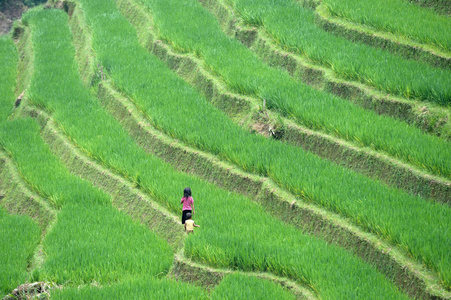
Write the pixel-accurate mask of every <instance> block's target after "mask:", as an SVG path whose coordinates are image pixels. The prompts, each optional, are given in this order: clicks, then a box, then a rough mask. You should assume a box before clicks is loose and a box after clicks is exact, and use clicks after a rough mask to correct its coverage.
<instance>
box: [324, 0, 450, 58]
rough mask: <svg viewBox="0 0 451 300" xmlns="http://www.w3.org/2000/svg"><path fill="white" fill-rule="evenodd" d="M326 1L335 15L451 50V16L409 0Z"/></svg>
mask: <svg viewBox="0 0 451 300" xmlns="http://www.w3.org/2000/svg"><path fill="white" fill-rule="evenodd" d="M323 3H324V4H325V5H326V6H327V8H328V9H329V10H330V12H331V13H332V14H333V15H335V16H338V17H342V18H345V19H349V20H351V21H353V22H356V23H361V24H364V25H369V26H372V27H374V28H376V29H378V30H382V31H388V32H391V33H394V34H396V35H400V36H405V37H408V38H411V39H413V40H417V41H418V42H421V43H424V44H432V45H435V46H437V47H439V48H441V49H443V50H445V51H447V52H450V51H451V34H450V32H451V19H450V18H449V17H446V16H441V15H437V14H436V13H434V12H432V11H431V10H429V9H424V8H421V7H419V6H417V5H412V4H410V3H409V2H407V1H405V0H389V1H382V0H378V1H362V0H352V1H347V0H346V1H345V0H326V1H324V2H323Z"/></svg>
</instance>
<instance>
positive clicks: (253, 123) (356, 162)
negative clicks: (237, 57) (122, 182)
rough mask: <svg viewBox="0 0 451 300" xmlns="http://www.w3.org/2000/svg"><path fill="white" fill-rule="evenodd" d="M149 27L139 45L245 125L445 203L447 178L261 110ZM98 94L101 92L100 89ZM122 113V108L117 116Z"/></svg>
mask: <svg viewBox="0 0 451 300" xmlns="http://www.w3.org/2000/svg"><path fill="white" fill-rule="evenodd" d="M118 6H119V8H120V9H121V10H122V12H123V13H124V14H125V15H126V16H128V18H129V20H130V21H131V22H132V23H133V24H134V25H135V26H136V27H137V28H138V29H143V28H154V26H153V24H152V23H151V16H148V17H147V18H146V17H145V16H146V15H147V14H146V12H144V11H143V10H142V9H141V8H140V7H139V5H137V4H136V3H133V1H125V0H124V1H118ZM143 20H147V22H148V23H143V22H146V21H143ZM152 31H153V30H152V29H150V30H149V29H148V30H138V32H139V33H140V34H141V37H140V40H141V43H142V45H143V46H145V47H146V48H147V49H148V50H149V51H151V52H152V53H153V54H155V55H156V56H157V57H159V58H160V59H161V60H162V61H164V62H165V63H166V64H167V65H168V66H169V67H170V68H171V69H172V70H174V71H175V72H176V73H177V74H178V75H179V76H181V77H182V78H183V79H185V80H186V81H187V82H188V83H190V84H191V85H193V86H195V87H196V88H197V89H198V90H199V91H201V92H202V93H203V94H204V95H205V96H206V98H207V99H208V100H209V101H210V102H211V103H212V104H214V105H215V106H216V107H218V108H219V109H221V110H223V111H224V112H226V114H227V115H228V116H229V117H230V118H232V119H233V120H235V122H237V123H239V124H240V125H245V126H248V127H249V128H250V129H251V130H255V131H257V132H258V133H260V134H263V135H265V136H267V137H273V138H276V139H279V140H282V141H284V142H287V143H291V144H294V145H296V146H300V147H302V148H304V149H305V150H308V151H310V152H313V153H315V154H317V155H319V156H321V157H323V158H326V159H329V160H332V161H334V162H335V163H336V164H338V165H341V166H344V167H346V168H349V169H352V170H354V171H357V172H360V173H362V174H364V175H365V176H369V177H372V178H375V179H378V180H381V181H383V182H385V183H386V184H389V185H392V186H395V187H397V188H401V189H404V190H406V191H408V192H410V193H412V194H419V195H421V196H423V197H426V198H431V199H434V200H436V201H439V202H442V203H448V204H450V203H451V202H450V201H451V182H449V181H448V180H445V179H442V178H438V177H436V176H431V175H429V174H426V173H424V172H422V171H419V170H417V169H415V168H414V167H412V166H410V165H408V164H404V163H401V162H400V161H398V160H396V159H393V158H391V157H389V156H386V155H383V154H381V153H378V152H376V151H374V150H371V149H368V148H359V147H357V146H355V145H353V144H351V143H349V142H345V141H343V140H340V139H338V138H335V137H332V136H330V135H327V134H323V133H320V132H316V131H313V130H310V129H308V128H305V127H303V126H300V125H298V124H295V123H294V122H292V121H290V120H288V119H286V118H283V117H280V116H278V115H277V114H275V113H273V112H271V111H269V110H264V109H263V110H262V109H261V102H260V100H257V99H254V98H252V97H247V96H241V95H237V94H234V93H232V92H230V91H229V90H228V89H227V87H225V85H224V84H222V83H221V81H220V80H219V79H218V78H216V77H215V76H213V75H212V74H211V73H210V72H208V69H207V67H206V66H204V65H203V63H202V61H199V60H198V59H196V58H195V57H193V56H192V55H186V54H179V53H175V51H173V49H172V48H171V47H170V46H168V45H167V44H165V43H163V42H162V41H160V40H155V34H154V33H153V32H152ZM101 86H102V85H101ZM104 87H105V85H103V88H104ZM99 96H100V97H99V98H103V97H105V95H103V90H102V88H101V89H100V95H99ZM104 102H108V103H113V102H111V101H104ZM125 116H126V113H125V115H124V116H123V117H125ZM120 118H122V117H120ZM165 151H167V150H165Z"/></svg>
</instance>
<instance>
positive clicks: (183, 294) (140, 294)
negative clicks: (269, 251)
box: [51, 277, 208, 300]
mask: <svg viewBox="0 0 451 300" xmlns="http://www.w3.org/2000/svg"><path fill="white" fill-rule="evenodd" d="M51 297H52V299H55V300H58V299H61V300H69V299H91V300H96V299H99V300H103V299H117V300H120V299H124V300H128V299H136V300H137V299H168V300H169V299H208V297H207V296H206V295H205V293H204V292H203V291H202V290H201V289H200V288H197V287H194V286H190V285H188V284H184V283H181V282H177V283H176V282H173V281H169V280H157V279H155V278H152V277H150V278H140V279H137V280H127V281H125V282H122V283H118V284H114V285H110V286H105V287H101V288H99V287H95V286H85V287H83V288H79V287H73V288H65V289H61V290H60V289H56V290H54V291H53V292H52V295H51Z"/></svg>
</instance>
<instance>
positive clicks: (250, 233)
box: [26, 1, 404, 299]
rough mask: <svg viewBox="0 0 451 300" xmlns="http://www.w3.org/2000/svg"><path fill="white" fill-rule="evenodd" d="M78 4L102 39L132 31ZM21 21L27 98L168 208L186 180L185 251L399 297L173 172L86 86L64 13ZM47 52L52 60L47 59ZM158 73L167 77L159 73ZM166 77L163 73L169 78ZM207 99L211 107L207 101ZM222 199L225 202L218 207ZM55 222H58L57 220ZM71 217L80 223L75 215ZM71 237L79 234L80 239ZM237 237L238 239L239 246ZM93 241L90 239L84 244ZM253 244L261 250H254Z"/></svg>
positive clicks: (229, 197)
mask: <svg viewBox="0 0 451 300" xmlns="http://www.w3.org/2000/svg"><path fill="white" fill-rule="evenodd" d="M83 4H84V9H86V12H87V15H88V16H89V17H88V20H89V21H90V22H92V21H94V20H95V21H96V26H105V27H100V28H99V27H94V28H93V29H94V30H95V31H97V30H99V29H101V28H104V29H107V30H106V31H105V33H106V34H107V35H109V39H107V40H108V41H109V42H112V41H113V40H116V41H117V42H118V43H120V44H122V43H123V42H126V41H123V40H121V39H120V38H114V35H111V32H110V31H109V30H110V29H111V30H113V32H114V31H115V30H117V31H116V32H122V33H124V34H128V33H130V32H131V33H133V31H130V29H131V28H130V25H129V24H128V25H127V26H128V27H127V26H126V27H125V30H124V25H126V24H127V23H124V22H125V20H124V18H123V17H121V15H120V14H119V13H118V12H117V10H116V8H115V6H114V4H112V3H111V2H110V1H95V2H92V1H87V2H83ZM91 18H92V19H91ZM26 20H27V21H29V23H30V24H31V27H32V36H33V48H34V50H35V75H34V78H33V82H32V87H31V91H30V94H31V95H32V100H33V101H34V102H35V103H37V104H39V105H41V106H43V107H46V108H47V109H49V110H51V111H52V112H53V116H54V118H55V119H56V120H57V121H58V122H59V123H60V124H61V125H62V127H63V128H64V130H65V132H66V133H67V134H68V135H69V136H70V137H71V139H72V140H73V141H75V142H76V143H77V144H78V145H79V146H80V147H81V148H83V149H84V150H85V151H86V152H87V153H90V154H91V155H92V156H93V157H96V158H98V159H100V160H102V161H103V162H104V163H105V164H106V165H109V166H110V167H111V168H113V169H115V170H116V171H118V172H121V173H122V174H124V175H126V176H127V177H129V178H131V179H134V181H135V183H136V184H138V185H139V186H140V187H141V188H143V189H144V190H146V191H148V192H149V193H150V194H151V195H153V197H154V198H155V199H157V200H159V201H161V203H163V204H165V205H166V206H167V207H169V208H170V209H171V210H172V211H173V212H177V213H178V212H180V207H179V199H180V193H181V191H180V187H183V186H191V187H192V189H193V191H195V194H194V197H195V199H196V200H195V201H196V211H197V212H198V213H199V214H200V217H199V218H197V215H196V216H195V219H196V222H199V224H204V225H205V226H202V228H199V229H201V230H198V231H197V232H196V235H192V236H190V237H189V238H188V239H189V240H191V242H190V250H187V252H188V254H189V255H191V256H196V257H198V256H199V255H198V254H196V255H194V254H193V253H202V252H204V251H207V252H208V255H212V256H218V255H221V254H224V255H227V257H235V259H233V261H230V262H229V266H230V267H233V268H240V269H252V270H262V271H264V270H267V271H271V272H274V273H276V274H280V275H289V276H292V277H294V279H297V280H299V281H301V282H302V281H303V282H309V283H310V284H311V285H312V286H313V285H314V286H315V288H316V289H317V290H318V291H319V293H320V294H322V295H325V296H324V297H325V298H331V297H332V298H333V299H337V298H349V296H350V295H351V296H356V297H359V298H367V297H369V298H370V297H372V296H373V297H375V295H388V296H389V297H391V298H404V297H403V295H401V294H400V293H399V292H398V291H397V289H396V288H395V287H394V286H393V285H392V284H390V283H388V282H387V280H386V278H385V277H384V276H382V275H381V274H379V273H378V272H376V271H375V270H374V269H373V268H372V267H370V266H368V265H366V264H364V263H363V262H362V261H361V260H360V259H357V258H355V257H354V256H352V255H351V254H349V253H348V252H346V251H344V250H343V249H340V248H336V247H330V246H327V244H326V243H325V242H324V241H321V240H317V239H315V238H312V237H309V236H305V235H302V234H301V233H300V232H299V231H298V230H296V229H294V228H292V227H291V226H287V225H284V224H283V223H282V222H279V221H277V220H276V219H274V218H272V217H270V216H269V215H268V214H267V213H265V212H264V211H263V208H261V207H260V206H259V205H257V204H255V203H254V202H252V201H251V200H249V199H247V198H245V197H242V196H239V195H236V194H233V193H230V192H227V191H224V190H221V189H218V188H217V187H215V186H213V185H211V184H209V183H206V182H205V181H202V180H200V179H198V178H195V177H192V176H187V175H185V174H180V173H177V172H175V171H174V170H173V169H172V168H170V167H169V166H168V165H165V164H163V163H162V162H161V161H160V160H158V159H155V158H154V157H152V156H150V155H147V154H145V153H144V151H143V150H142V149H141V148H139V147H138V146H137V145H136V144H135V143H134V142H133V141H132V140H131V139H130V137H129V136H128V135H126V134H125V133H124V130H123V129H122V128H121V127H120V125H119V124H118V123H117V122H116V121H114V119H113V118H112V117H111V116H110V115H108V114H106V113H105V112H104V111H103V110H102V108H101V107H100V104H99V103H98V102H97V101H96V100H95V99H94V98H93V97H92V96H91V95H90V94H89V92H88V91H87V90H85V89H84V88H83V85H82V82H81V80H80V79H79V78H78V77H77V69H76V66H75V65H74V63H73V61H74V49H73V46H72V45H71V43H70V32H69V30H68V27H67V16H66V15H65V14H64V13H62V12H61V11H53V10H43V11H37V10H35V11H32V12H30V13H28V14H27V16H26ZM38 25H39V26H38ZM127 28H128V29H127ZM105 37H107V36H105ZM135 38H136V36H135ZM97 42H98V40H97ZM133 45H137V41H135V43H133V44H129V45H128V46H129V47H133ZM55 49H58V53H59V55H58V56H57V57H54V56H53V55H52V53H54V51H55ZM132 49H133V48H132ZM139 49H141V48H139ZM140 51H141V53H142V54H145V55H146V56H145V58H146V60H145V61H142V63H147V61H148V60H149V57H150V55H149V54H147V53H146V52H145V50H144V49H141V50H140ZM124 54H125V53H124ZM51 57H52V58H53V57H54V59H50V58H51ZM45 58H47V59H45ZM112 58H115V57H114V56H113V57H112ZM153 59H154V62H155V65H154V67H156V68H162V69H163V70H166V71H165V72H167V74H172V73H170V72H169V71H168V70H167V68H166V67H164V65H163V64H162V63H161V62H159V61H158V60H157V59H156V58H153ZM114 65H115V63H114V59H113V60H111V64H110V68H114V69H115V70H117V68H116V67H114ZM49 70H52V72H49ZM150 70H151V69H150ZM55 74H57V76H55ZM161 75H164V76H166V75H165V74H164V73H163V74H161ZM170 76H175V75H173V74H172V75H170ZM170 78H171V77H169V78H167V79H168V80H171V79H170ZM172 78H175V77H172ZM178 82H180V84H181V87H185V89H186V90H188V91H190V90H191V88H190V87H189V86H187V85H186V84H185V83H183V81H181V80H180V79H178ZM171 90H172V88H171ZM62 95H64V98H62ZM182 95H183V94H182ZM61 99H64V101H61ZM204 103H205V105H207V106H208V104H206V102H205V101H204ZM100 125H101V126H100ZM175 199H176V200H175ZM224 203H227V204H228V205H227V206H226V207H223V204H224ZM65 207H66V206H65ZM65 207H63V210H64V208H65ZM61 214H62V215H63V214H64V216H65V217H64V218H66V216H68V214H65V212H64V211H63V212H62V213H61ZM76 215H79V214H76ZM229 216H230V217H229ZM98 217H99V218H100V221H98V222H99V223H105V221H104V220H102V215H101V214H100V215H98ZM74 218H75V217H74ZM61 219H62V218H61ZM60 223H61V222H60V221H59V222H58V224H60ZM63 223H66V222H63ZM73 224H78V222H76V221H75V220H74V221H73ZM107 224H108V223H107ZM240 224H241V226H240ZM244 224H247V226H246V228H247V229H246V232H247V233H246V234H241V235H240V236H238V235H237V233H238V231H239V230H238V229H239V228H241V227H242V226H244ZM65 227H66V226H65V225H64V224H62V225H60V227H59V228H61V229H59V228H54V229H53V231H52V236H54V237H52V238H50V236H49V240H50V239H51V240H52V241H53V240H56V239H57V238H56V232H57V231H63V228H65ZM120 228H121V229H122V227H120ZM125 234H127V233H125ZM206 234H208V235H209V236H214V237H215V238H214V239H212V240H211V241H208V242H207V244H205V243H204V242H202V243H197V240H198V239H199V241H201V240H200V239H201V237H202V236H206ZM116 235H118V236H120V237H122V236H121V235H119V234H118V233H116V232H114V233H113V234H110V235H109V236H110V239H114V240H115V243H119V242H118V241H116ZM66 239H67V238H66ZM232 240H233V242H232ZM76 243H82V241H78V240H77V242H76ZM236 243H239V247H237V245H238V244H236ZM119 244H120V243H119ZM230 245H234V246H232V247H230ZM300 245H302V246H301V247H300ZM93 247H94V246H92V245H89V247H88V246H87V247H86V249H91V248H93ZM47 248H49V246H47ZM49 249H50V248H49ZM94 249H95V247H94ZM253 249H258V250H259V251H261V250H263V251H264V252H255V251H254V250H253ZM266 250H267V251H266ZM251 254H252V255H251ZM254 254H255V256H254ZM200 259H203V260H208V261H210V259H209V258H208V256H205V257H204V256H203V255H201V256H200ZM49 261H50V260H49ZM61 261H64V260H63V259H61ZM101 261H103V260H101ZM141 263H142V262H141ZM221 264H222V265H223V264H224V262H221ZM216 265H218V264H217V263H216ZM44 268H45V266H44ZM287 270H290V272H287ZM315 270H322V272H316V271H315ZM110 272H112V271H110ZM343 278H346V280H343ZM331 295H333V296H331Z"/></svg>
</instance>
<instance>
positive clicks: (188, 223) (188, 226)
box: [185, 213, 200, 234]
mask: <svg viewBox="0 0 451 300" xmlns="http://www.w3.org/2000/svg"><path fill="white" fill-rule="evenodd" d="M194 227H200V225H197V224H195V223H194V221H193V220H191V213H187V214H186V220H185V231H186V233H187V234H190V233H194Z"/></svg>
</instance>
